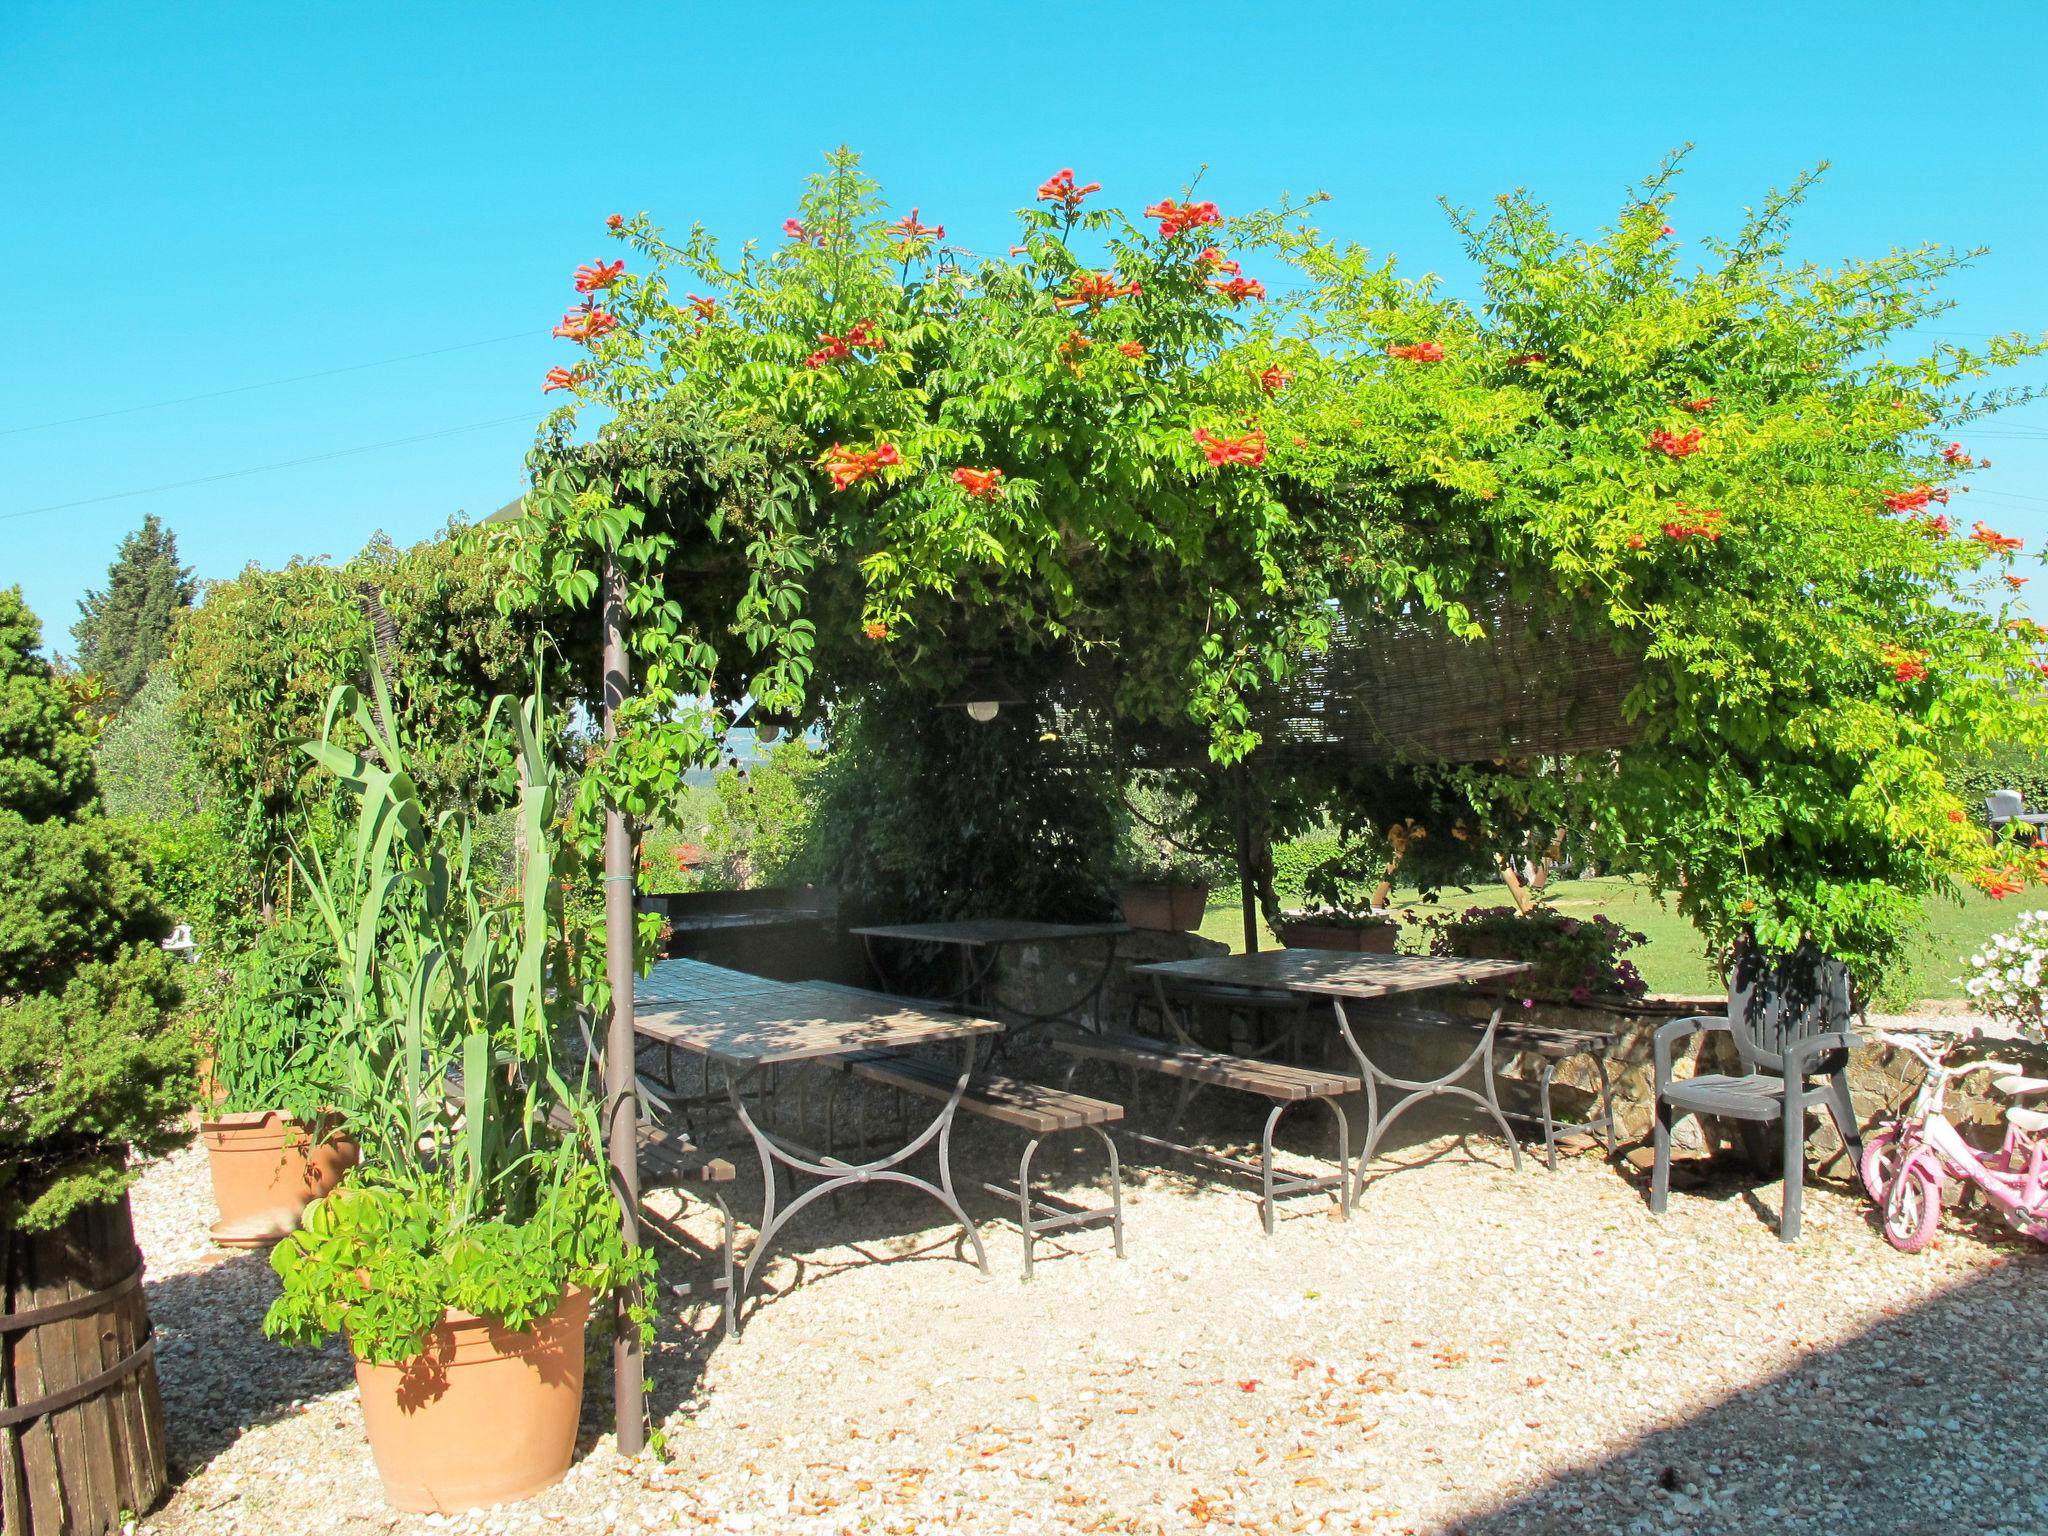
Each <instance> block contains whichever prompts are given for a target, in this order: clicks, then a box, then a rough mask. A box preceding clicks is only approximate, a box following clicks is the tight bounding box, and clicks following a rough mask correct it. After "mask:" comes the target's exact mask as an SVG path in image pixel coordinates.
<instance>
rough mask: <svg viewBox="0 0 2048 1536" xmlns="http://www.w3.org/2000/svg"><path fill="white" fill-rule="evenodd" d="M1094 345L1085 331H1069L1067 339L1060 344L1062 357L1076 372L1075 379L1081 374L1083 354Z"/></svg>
mask: <svg viewBox="0 0 2048 1536" xmlns="http://www.w3.org/2000/svg"><path fill="white" fill-rule="evenodd" d="M1094 345H1095V343H1094V342H1093V341H1090V340H1089V339H1088V335H1087V333H1086V332H1085V331H1069V332H1067V339H1066V340H1065V341H1063V342H1061V343H1060V356H1061V357H1064V358H1065V359H1066V360H1067V366H1068V367H1069V368H1071V369H1073V370H1074V375H1075V377H1077V378H1078V377H1079V376H1080V373H1081V354H1082V353H1083V352H1086V351H1087V350H1088V349H1089V348H1090V347H1092V346H1094Z"/></svg>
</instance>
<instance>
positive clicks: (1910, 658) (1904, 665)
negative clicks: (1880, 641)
mask: <svg viewBox="0 0 2048 1536" xmlns="http://www.w3.org/2000/svg"><path fill="white" fill-rule="evenodd" d="M1878 654H1879V655H1880V656H1882V657H1883V659H1884V664H1885V665H1886V666H1888V667H1890V668H1891V669H1892V676H1893V677H1895V678H1897V679H1898V680H1899V681H1900V682H1902V683H1917V682H1919V681H1920V679H1921V678H1923V677H1925V676H1926V675H1927V667H1926V660H1927V653H1926V652H1925V651H1909V650H1906V649H1904V648H1903V647H1901V646H1896V645H1888V646H1885V647H1884V648H1883V650H1882V651H1880V652H1879V653H1878Z"/></svg>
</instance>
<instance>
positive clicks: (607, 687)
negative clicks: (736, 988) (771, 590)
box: [603, 549, 647, 1456]
mask: <svg viewBox="0 0 2048 1536" xmlns="http://www.w3.org/2000/svg"><path fill="white" fill-rule="evenodd" d="M603 606H604V616H603V623H604V739H605V742H606V744H607V745H615V744H616V743H617V741H618V739H619V710H620V708H621V706H623V705H624V704H625V702H626V694H627V692H628V690H629V689H630V688H631V687H632V681H633V672H632V668H633V662H632V658H631V657H630V656H629V655H628V654H627V652H626V580H625V577H624V575H622V574H621V572H620V570H619V562H618V557H617V555H616V554H614V553H613V552H612V551H611V550H609V549H608V550H606V551H605V555H604V582H603ZM604 948H605V980H606V982H607V983H609V984H610V987H611V993H612V1016H611V1022H610V1027H609V1028H608V1029H607V1030H606V1031H605V1043H604V1125H605V1145H606V1149H607V1150H608V1152H609V1153H610V1160H611V1178H612V1188H613V1189H614V1190H615V1191H616V1192H617V1194H618V1197H619V1230H620V1232H621V1233H622V1234H623V1236H624V1237H625V1240H626V1244H627V1246H628V1247H635V1246H637V1245H638V1244H639V1242H640V1137H639V1129H640V1124H639V1119H640V1116H639V1106H638V1104H637V1102H636V1101H635V1099H634V1095H633V837H632V828H631V827H630V826H628V825H627V822H626V813H625V811H624V810H623V809H622V808H621V807H619V806H617V805H615V804H607V805H606V806H605V812H604ZM633 1301H634V1298H633V1297H632V1296H631V1295H627V1294H624V1293H622V1294H620V1295H619V1296H618V1297H616V1298H615V1300H614V1303H613V1317H612V1327H613V1330H614V1331H613V1334H612V1414H613V1419H614V1422H615V1423H616V1426H617V1430H618V1441H619V1454H620V1455H622V1456H637V1455H639V1454H640V1452H641V1451H642V1449H644V1448H645V1446H646V1444H647V1420H646V1414H647V1404H646V1397H645V1393H644V1392H643V1390H642V1381H643V1379H644V1369H645V1367H644V1363H643V1362H642V1360H641V1358H640V1328H639V1325H638V1324H637V1323H635V1322H634V1321H633V1319H632V1317H631V1315H630V1312H631V1308H632V1305H633Z"/></svg>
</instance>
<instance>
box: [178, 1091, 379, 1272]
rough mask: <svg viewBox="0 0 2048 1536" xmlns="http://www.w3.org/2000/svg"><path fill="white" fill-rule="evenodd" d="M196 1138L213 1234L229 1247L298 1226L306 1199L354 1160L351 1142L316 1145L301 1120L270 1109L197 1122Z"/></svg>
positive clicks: (258, 1243)
mask: <svg viewBox="0 0 2048 1536" xmlns="http://www.w3.org/2000/svg"><path fill="white" fill-rule="evenodd" d="M199 1136H200V1140H202V1141H203V1142H205V1143H206V1165H207V1168H208V1170H209V1171H210V1172H211V1173H212V1174H213V1201H214V1204H215V1205H217V1206H218V1207H219V1208H220V1220H219V1221H217V1222H215V1223H214V1224H213V1229H212V1236H213V1240H214V1241H215V1242H217V1243H220V1244H221V1245H223V1246H224V1247H228V1248H260V1247H265V1246H267V1245H269V1244H271V1243H274V1242H276V1241H277V1240H278V1239H279V1238H281V1237H283V1236H284V1235H285V1234H286V1233H288V1232H294V1231H297V1230H298V1225H299V1216H300V1213H302V1212H303V1211H304V1210H305V1209H306V1206H307V1204H308V1203H309V1202H310V1201H313V1200H315V1199H317V1198H319V1197H320V1196H321V1195H324V1194H326V1193H327V1192H328V1191H329V1190H331V1189H333V1188H334V1186H335V1185H337V1184H339V1183H340V1182H341V1176H342V1175H343V1174H344V1173H346V1172H348V1170H349V1169H351V1168H353V1167H354V1166H355V1164H356V1156H357V1147H356V1144H355V1143H354V1142H352V1141H349V1140H348V1139H347V1138H345V1137H340V1138H331V1139H326V1140H322V1141H320V1142H318V1143H317V1144H316V1143H315V1141H314V1139H313V1136H312V1133H311V1132H309V1131H308V1130H307V1128H306V1127H305V1126H303V1125H301V1124H300V1123H299V1122H298V1121H296V1120H293V1119H290V1118H289V1117H287V1116H285V1115H283V1114H280V1113H278V1112H277V1111H276V1110H266V1111H263V1112H260V1113H255V1114H242V1115H220V1116H217V1117H215V1118H214V1119H211V1120H202V1121H201V1122H200V1124H199Z"/></svg>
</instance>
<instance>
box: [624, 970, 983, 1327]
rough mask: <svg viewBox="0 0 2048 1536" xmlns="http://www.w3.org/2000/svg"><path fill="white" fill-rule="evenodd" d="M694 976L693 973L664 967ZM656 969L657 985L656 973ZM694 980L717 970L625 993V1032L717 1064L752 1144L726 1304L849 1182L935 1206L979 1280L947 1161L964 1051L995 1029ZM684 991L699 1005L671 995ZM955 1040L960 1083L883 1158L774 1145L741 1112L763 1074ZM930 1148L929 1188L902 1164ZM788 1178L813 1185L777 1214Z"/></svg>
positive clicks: (961, 1019) (839, 995)
mask: <svg viewBox="0 0 2048 1536" xmlns="http://www.w3.org/2000/svg"><path fill="white" fill-rule="evenodd" d="M675 966H696V967H697V971H695V972H683V971H675V970H669V969H668V967H675ZM664 971H666V975H664V974H663V973H664ZM703 971H712V972H717V971H721V967H718V966H704V965H701V964H699V963H698V962H695V961H673V960H672V961H668V962H665V964H664V965H662V966H657V967H655V973H656V974H655V976H651V977H649V978H648V983H655V985H654V986H651V987H650V986H649V985H648V983H643V984H642V990H641V991H640V992H638V993H636V998H635V1003H634V1008H633V1027H634V1029H635V1030H636V1031H637V1032H638V1033H639V1035H640V1036H641V1037H642V1038H644V1039H647V1040H652V1041H655V1042H657V1043H659V1044H661V1045H663V1046H667V1047H670V1048H673V1049H675V1050H680V1051H688V1052H690V1053H692V1054H694V1055H698V1056H701V1057H703V1058H704V1059H705V1060H706V1062H714V1061H715V1062H717V1063H719V1064H720V1065H721V1066H723V1067H724V1068H725V1069H726V1084H725V1091H726V1098H727V1100H728V1101H729V1102H730V1104H731V1106H732V1110H733V1113H734V1114H736V1115H737V1116H738V1117H739V1122H740V1125H741V1127H742V1128H743V1129H744V1130H745V1131H746V1132H747V1134H748V1135H749V1136H750V1137H751V1138H752V1139H753V1142H754V1148H755V1150H756V1151H757V1152H758V1153H759V1154H760V1157H761V1181H762V1190H763V1196H762V1209H761V1227H760V1236H759V1237H758V1238H756V1239H755V1242H754V1246H753V1248H752V1250H751V1251H750V1252H749V1253H748V1255H747V1262H746V1264H745V1266H744V1267H743V1268H742V1269H741V1272H740V1279H739V1288H738V1294H737V1295H736V1296H735V1298H734V1303H735V1305H737V1304H738V1302H739V1301H740V1300H742V1299H743V1298H744V1297H745V1295H746V1291H747V1287H748V1286H750V1285H751V1284H753V1280H754V1275H755V1273H756V1272H757V1271H758V1270H759V1269H760V1267H761V1261H762V1260H763V1259H764V1258H765V1257H767V1254H768V1251H769V1248H770V1246H771V1245H772V1244H773V1242H774V1240H775V1237H776V1235H777V1234H778V1233H779V1232H780V1231H781V1230H782V1229H783V1227H785V1226H787V1225H788V1223H789V1222H790V1220H791V1218H793V1217H794V1216H795V1215H796V1214H797V1213H798V1212H799V1211H801V1210H803V1208H804V1207H805V1206H807V1205H810V1204H812V1203H813V1202H815V1201H817V1200H819V1199H821V1198H822V1197H824V1196H826V1195H829V1194H831V1193H833V1192H834V1191H835V1190H839V1189H843V1188H845V1187H847V1186H848V1185H853V1184H904V1185H908V1186H909V1187H910V1188H912V1189H917V1190H922V1191H924V1192H925V1193H926V1194H928V1195H930V1196H931V1197H932V1198H933V1199H935V1200H937V1201H938V1202H939V1203H940V1204H941V1205H943V1206H944V1207H945V1208H946V1210H947V1211H948V1212H949V1213H950V1214H951V1215H952V1217H953V1219H954V1220H955V1221H957V1222H959V1223H960V1225H961V1227H962V1229H963V1230H964V1231H965V1232H966V1233H967V1238H968V1241H969V1242H970V1243H972V1244H973V1246H974V1255H975V1261H976V1263H977V1264H978V1265H979V1266H980V1268H981V1272H982V1273H983V1274H984V1275H985V1274H987V1273H988V1255H987V1253H986V1252H985V1251H983V1249H982V1246H981V1235H980V1234H979V1233H978V1232H976V1231H975V1229H974V1224H973V1223H972V1222H971V1221H969V1220H968V1219H967V1213H966V1212H965V1211H963V1210H962V1209H961V1208H960V1201H959V1199H958V1197H957V1196H956V1195H955V1194H954V1192H953V1172H952V1159H951V1157H950V1155H949V1152H950V1146H951V1141H952V1134H953V1116H954V1113H955V1111H957V1110H958V1109H959V1107H960V1097H961V1095H962V1094H964V1093H965V1092H966V1091H967V1080H968V1078H969V1076H970V1075H971V1074H972V1072H973V1070H974V1048H975V1042H976V1041H977V1039H979V1037H981V1036H983V1035H986V1034H989V1033H990V1032H992V1031H994V1030H997V1029H1000V1028H1001V1027H1002V1026H1001V1025H999V1024H997V1023H996V1021H995V1020H993V1019H977V1018H970V1017H967V1016H965V1015H962V1014H955V1013H932V1012H927V1011H925V1010H924V1009H921V1008H917V1007H914V1006H910V1005H898V1004H895V1003H893V1002H884V1001H881V1000H878V999H876V998H874V997H873V996H862V995H861V994H858V993H853V992H849V991H846V990H844V989H841V988H836V987H824V986H811V985H805V984H802V983H786V982H774V981H766V980H765V979H763V978H761V977H744V978H743V979H740V980H730V979H728V978H739V977H741V976H742V973H740V972H736V971H726V972H723V973H722V976H708V977H707V976H704V975H701V974H698V973H699V972H703ZM685 991H695V992H697V993H699V994H701V995H696V996H688V997H684V996H675V995H659V996H656V995H647V994H648V993H650V992H659V993H665V994H675V993H679V992H685ZM946 1042H958V1043H959V1044H960V1046H961V1060H960V1073H959V1077H958V1079H957V1080H956V1082H955V1083H954V1085H953V1091H952V1094H951V1096H950V1097H949V1098H947V1099H946V1101H945V1103H944V1104H943V1105H941V1107H940V1109H939V1111H938V1113H937V1115H936V1116H935V1117H934V1118H933V1119H932V1121H931V1123H930V1124H929V1125H927V1126H926V1127H925V1128H924V1129H923V1130H922V1131H921V1132H919V1133H918V1134H917V1135H916V1136H914V1137H912V1138H911V1139H910V1140H909V1141H908V1142H907V1143H906V1144H905V1145H904V1146H902V1147H901V1148H899V1149H898V1150H896V1151H894V1152H890V1153H888V1154H887V1155H885V1156H882V1157H879V1158H873V1159H870V1160H868V1161H864V1162H859V1163H848V1162H844V1161H842V1160H841V1159H839V1158H836V1157H833V1156H832V1155H831V1154H830V1153H829V1151H828V1152H827V1153H825V1154H822V1155H820V1154H814V1153H811V1152H809V1151H807V1150H805V1149H803V1148H800V1147H797V1146H795V1145H793V1144H791V1143H789V1142H787V1141H785V1140H782V1139H780V1138H778V1137H777V1136H776V1135H775V1134H774V1133H772V1132H770V1131H769V1130H767V1129H766V1128H765V1127H764V1126H762V1125H761V1124H760V1123H759V1122H758V1121H756V1120H755V1118H754V1116H753V1114H752V1113H751V1112H750V1111H749V1109H748V1105H747V1098H746V1093H745V1089H746V1085H747V1083H748V1081H749V1080H750V1079H751V1078H753V1077H754V1076H756V1075H757V1074H760V1073H762V1072H765V1071H767V1070H768V1069H769V1068H771V1067H774V1066H778V1065H782V1064H784V1063H791V1062H806V1061H826V1060H831V1059H834V1058H838V1057H846V1056H853V1055H858V1054H860V1053H862V1052H867V1051H890V1050H903V1049H907V1048H909V1047H911V1046H918V1045H933V1044H940V1043H946ZM934 1140H936V1141H937V1142H938V1151H939V1182H938V1183H936V1184H934V1183H932V1182H931V1181H930V1180H928V1179H922V1178H919V1177H917V1176H916V1175H915V1174H911V1173H907V1172H905V1171H904V1170H903V1166H902V1165H903V1164H904V1163H906V1162H908V1161H909V1160H910V1159H911V1158H912V1157H914V1156H916V1155H917V1154H918V1153H919V1152H921V1151H923V1150H924V1148H926V1147H927V1146H929V1145H931V1143H932V1142H933V1141H934ZM778 1166H779V1167H783V1168H787V1169H789V1170H790V1174H791V1177H792V1178H794V1177H795V1176H796V1175H799V1174H801V1175H806V1176H809V1177H811V1178H815V1179H817V1180H819V1181H820V1182H818V1183H816V1184H814V1185H812V1186H811V1187H810V1188H809V1189H806V1190H805V1191H804V1192H803V1193H802V1194H800V1195H797V1196H796V1198H795V1199H793V1200H791V1201H790V1202H789V1203H788V1204H787V1205H783V1204H780V1203H779V1200H780V1195H779V1184H780V1181H779V1179H778V1177H777V1172H776V1170H777V1168H778Z"/></svg>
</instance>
